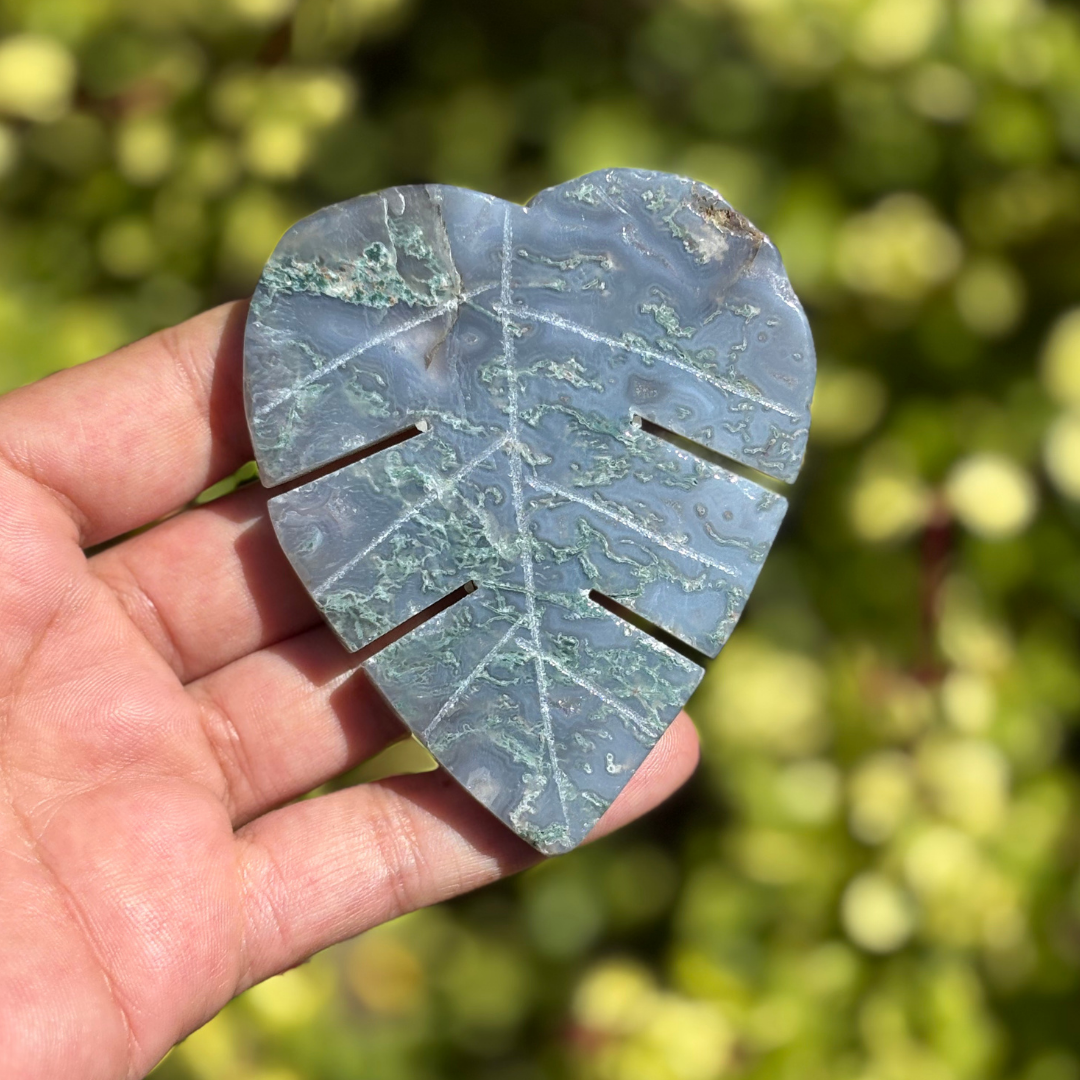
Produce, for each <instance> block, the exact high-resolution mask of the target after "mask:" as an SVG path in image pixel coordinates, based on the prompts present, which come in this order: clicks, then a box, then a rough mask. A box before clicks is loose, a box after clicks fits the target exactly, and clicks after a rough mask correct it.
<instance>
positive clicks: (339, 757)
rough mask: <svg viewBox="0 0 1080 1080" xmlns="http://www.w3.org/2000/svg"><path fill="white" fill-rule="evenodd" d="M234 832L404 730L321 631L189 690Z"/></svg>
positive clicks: (263, 653)
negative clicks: (235, 827) (220, 778)
mask: <svg viewBox="0 0 1080 1080" xmlns="http://www.w3.org/2000/svg"><path fill="white" fill-rule="evenodd" d="M188 692H189V694H190V695H191V696H192V698H193V699H194V700H195V702H196V704H197V706H198V709H199V715H200V719H201V722H202V728H203V732H204V733H205V735H206V738H207V740H208V742H209V743H210V746H211V749H212V750H213V752H214V754H215V755H216V758H217V762H218V765H219V767H220V770H221V773H222V775H223V776H224V779H225V786H226V790H225V792H224V800H225V804H226V806H227V808H228V810H229V813H230V815H231V818H232V821H233V824H234V825H238V824H241V823H243V822H245V821H250V820H251V819H252V818H253V817H256V816H257V815H259V814H262V813H265V812H266V811H267V810H269V809H271V808H272V807H275V806H279V805H281V803H283V802H286V801H288V800H289V799H292V798H295V797H296V796H298V795H303V794H305V793H306V792H308V791H310V790H311V789H312V788H314V787H318V786H319V784H322V783H325V782H326V781H327V780H329V779H331V778H332V777H335V776H338V775H340V774H341V773H343V772H344V771H345V770H347V769H349V768H351V767H352V766H353V765H356V764H358V763H359V762H361V761H364V760H365V759H366V758H369V757H371V756H372V755H373V754H376V753H378V752H379V751H380V750H382V749H383V748H384V747H386V746H388V745H389V744H390V743H392V742H395V741H396V740H398V739H401V738H404V737H405V736H406V735H407V734H408V731H407V729H406V727H405V725H404V724H403V723H402V722H401V720H399V719H398V717H397V715H396V714H395V713H394V712H393V710H392V709H391V708H390V707H389V705H387V704H386V702H385V701H384V700H383V698H382V697H381V695H380V694H379V693H378V691H377V690H376V689H375V687H374V686H373V684H372V683H371V681H370V680H369V679H368V677H367V675H366V674H365V672H364V671H363V669H362V668H361V667H360V665H359V662H358V661H357V659H356V657H355V656H354V655H352V654H350V653H348V652H346V651H345V649H344V648H343V647H342V645H341V644H340V643H339V642H338V641H337V639H336V638H335V637H334V636H333V634H332V633H331V631H330V630H329V629H327V628H326V627H325V626H320V627H317V628H316V629H314V630H310V631H308V632H307V633H304V634H300V635H298V636H297V637H294V638H290V639H289V640H288V641H284V642H281V643H280V644H279V645H275V646H273V647H272V648H269V649H263V650H262V651H260V652H257V653H252V654H251V655H249V656H246V657H244V658H243V659H241V660H237V661H236V662H235V663H233V664H230V665H229V666H228V667H225V668H222V669H220V670H219V671H216V672H214V673H213V674H211V675H208V676H207V677H206V678H204V679H200V680H198V681H196V682H194V683H192V684H191V685H190V686H189V687H188Z"/></svg>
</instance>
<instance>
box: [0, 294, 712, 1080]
mask: <svg viewBox="0 0 1080 1080" xmlns="http://www.w3.org/2000/svg"><path fill="white" fill-rule="evenodd" d="M245 313H246V307H245V305H244V304H230V305H225V306H223V307H220V308H217V309H216V310H214V311H210V312H207V313H206V314H205V315H201V316H199V317H197V318H195V319H192V320H190V321H189V322H187V323H184V324H183V325H182V326H179V327H176V328H174V329H171V330H167V331H164V332H163V333H160V334H157V335H155V336H153V337H150V338H147V339H146V340H144V341H140V342H137V343H136V344H134V345H131V346H129V347H127V348H125V349H121V350H120V351H119V352H116V353H113V354H112V355H110V356H106V357H103V358H101V359H99V360H95V361H93V362H91V363H89V364H85V365H83V366H81V367H79V368H75V369H73V370H71V371H65V372H61V373H59V374H57V375H53V376H51V377H49V378H47V379H44V380H43V381H41V382H39V383H37V384H35V385H32V386H29V387H25V388H23V389H21V390H16V391H14V392H12V393H10V394H8V395H6V396H4V397H0V1062H2V1063H3V1067H2V1070H0V1071H2V1072H3V1075H4V1077H5V1080H56V1078H58V1077H64V1078H70V1080H116V1078H119V1077H140V1076H143V1075H145V1074H146V1073H147V1072H148V1071H149V1070H150V1069H151V1068H152V1067H153V1065H154V1064H155V1063H156V1062H157V1061H158V1060H159V1059H160V1058H161V1057H162V1055H163V1054H165V1052H166V1051H167V1050H168V1049H169V1047H171V1046H172V1045H173V1043H175V1042H176V1041H178V1040H179V1039H182V1038H183V1037H184V1036H185V1035H187V1034H188V1033H189V1032H190V1031H192V1030H194V1029H195V1028H197V1027H198V1026H199V1025H200V1024H203V1023H205V1022H206V1021H207V1020H208V1019H210V1017H212V1016H213V1015H214V1014H215V1013H216V1012H217V1011H218V1010H219V1009H220V1008H221V1007H222V1006H223V1005H224V1004H225V1003H226V1002H227V1001H228V1000H229V999H230V998H232V997H233V996H234V995H236V994H238V993H240V992H241V991H242V990H244V989H245V988H247V987H249V986H251V985H252V984H253V983H256V982H259V981H260V980H261V979H265V978H268V977H269V976H271V975H273V974H275V973H277V972H280V971H283V970H285V969H286V968H289V967H291V966H293V965H295V964H298V963H300V962H301V961H303V960H304V959H306V958H307V957H309V956H310V955H311V954H312V953H314V952H316V951H318V950H319V949H323V948H325V947H326V946H328V945H331V944H332V943H334V942H336V941H340V940H342V939H343V938H347V937H350V936H351V935H353V934H357V933H360V932H361V931H362V930H365V929H367V928H369V927H372V926H375V925H376V924H378V923H381V922H383V921H385V920H387V919H392V918H394V917H395V916H396V915H399V914H402V913H403V912H406V911H410V910H412V909H414V908H417V907H421V906H423V905H425V904H432V903H435V902H437V901H439V900H441V899H443V898H445V897H450V896H454V895H456V894H458V893H461V892H465V891H466V890H469V889H474V888H476V887H478V886H480V885H483V884H485V883H486V882H490V881H494V880H496V879H497V878H500V877H502V876H504V875H506V874H509V873H513V872H514V871H517V870H520V869H522V868H524V867H526V866H528V865H530V864H531V863H533V862H535V861H537V860H538V859H539V856H538V855H537V854H536V853H535V852H534V851H533V850H532V849H531V848H529V847H528V846H527V845H525V844H524V843H523V842H522V841H521V840H519V839H518V838H517V837H515V836H514V835H513V834H512V833H510V832H509V830H507V829H506V828H504V827H503V826H502V825H501V824H500V823H499V822H498V821H496V819H495V818H494V817H492V816H490V815H489V814H488V813H487V812H486V811H485V810H483V809H482V808H481V807H480V806H479V805H478V804H476V803H474V802H473V800H472V799H471V797H470V796H469V795H467V794H466V793H465V792H464V791H463V790H462V789H461V788H459V787H458V786H457V785H456V784H455V783H454V782H453V781H452V780H451V779H449V778H448V777H447V776H446V774H444V773H443V772H442V771H441V770H440V771H437V772H432V773H426V774H422V775H419V776H410V777H401V778H397V779H393V780H389V781H384V782H381V783H375V784H366V785H362V786H360V787H354V788H348V789H345V790H342V791H339V792H336V793H335V794H331V795H323V796H320V797H317V798H314V799H309V800H305V801H302V802H292V803H290V800H292V799H294V798H295V797H296V796H298V795H301V794H303V793H305V792H307V791H310V790H311V789H312V788H314V787H316V786H318V785H319V784H321V783H323V782H324V781H326V780H329V779H330V778H331V777H333V776H335V775H338V774H340V773H341V772H342V771H344V770H346V769H348V768H350V767H351V766H353V765H354V764H356V763H357V762H359V761H362V760H363V759H365V758H367V757H370V756H371V755H372V754H374V753H376V752H377V751H378V750H380V749H381V748H382V747H384V746H386V745H388V744H389V743H390V742H392V741H394V740H396V739H398V738H401V737H402V736H403V735H404V734H405V730H404V728H403V727H402V726H401V723H400V721H399V720H397V719H396V718H395V717H394V716H392V715H390V714H389V713H388V710H387V709H386V707H385V706H384V705H381V704H380V701H381V699H380V698H379V697H378V695H377V694H376V693H375V692H374V691H373V690H372V688H371V685H370V684H369V683H368V682H367V681H366V676H365V675H364V674H363V672H362V671H361V672H358V671H357V664H356V660H355V658H354V657H352V656H350V655H349V654H348V653H346V652H345V650H344V649H343V648H342V647H341V646H340V645H339V644H338V643H337V642H336V640H335V638H334V637H333V635H332V633H331V632H330V631H329V630H328V629H327V628H326V627H325V626H324V625H323V623H322V620H321V619H320V617H319V615H318V613H317V611H316V610H315V608H314V606H313V604H312V603H311V601H310V600H309V599H308V597H307V596H306V595H305V593H304V592H303V589H302V588H301V586H300V584H299V583H298V581H297V580H296V578H295V577H294V575H293V574H292V572H291V570H290V568H289V566H288V564H287V563H286V561H285V559H284V556H283V555H282V554H281V552H280V551H279V549H278V546H277V543H276V541H275V539H274V536H273V532H272V530H271V529H270V527H269V523H268V521H267V517H266V513H265V505H266V499H267V495H266V493H265V492H264V491H263V490H261V489H259V488H258V486H257V485H256V486H253V487H250V488H246V489H243V490H241V491H238V492H236V493H234V494H232V495H230V496H227V497H226V498H223V499H220V500H217V501H216V502H214V503H211V504H208V505H206V506H204V507H201V508H198V509H191V510H185V511H184V512H182V513H180V514H174V515H173V516H171V517H167V518H166V520H164V521H160V522H159V523H158V524H156V525H155V526H154V527H153V528H151V529H148V530H146V531H144V532H141V533H139V534H138V535H136V536H134V537H132V538H130V539H127V540H124V541H122V542H121V543H119V544H116V545H114V546H112V547H110V548H107V549H106V550H104V551H102V552H100V553H99V554H95V555H92V556H90V557H88V556H87V555H86V553H85V551H84V549H85V548H88V547H91V546H92V545H97V544H100V543H101V542H102V541H105V540H109V539H111V538H114V537H117V536H121V535H123V534H125V533H127V532H129V531H130V530H132V529H134V528H136V527H138V526H141V525H145V524H147V523H149V522H154V521H158V520H159V519H161V518H163V517H165V516H166V515H169V514H172V513H173V512H174V511H175V510H177V508H179V507H182V506H184V505H185V504H186V503H188V502H189V501H190V500H191V499H192V498H193V497H194V496H195V495H196V494H198V493H199V492H200V491H202V490H204V489H205V488H206V487H208V486H209V485H210V484H212V483H214V482H215V481H217V480H220V479H221V478H223V477H225V476H228V475H230V474H231V473H232V472H233V471H234V470H235V469H236V468H238V467H239V466H240V465H241V464H243V463H244V462H245V461H247V460H249V459H250V458H251V456H252V452H251V446H250V443H249V441H248V436H247V425H246V423H245V421H244V413H243V404H242V395H241V343H242V337H243V321H244V317H245ZM697 756H698V744H697V738H696V735H695V733H694V728H693V725H692V724H691V723H690V721H689V719H688V718H687V717H686V715H685V714H682V715H680V716H679V718H678V719H677V720H676V721H675V722H674V723H673V724H672V725H671V727H670V728H669V729H668V731H667V733H666V734H665V735H664V737H663V738H662V739H661V740H660V742H659V743H658V744H657V746H656V747H655V748H654V750H653V752H652V753H651V754H650V756H649V758H648V759H647V761H646V762H645V764H644V766H643V767H642V768H641V769H640V770H639V772H638V773H637V774H636V775H635V776H634V778H633V780H631V782H630V783H629V784H628V785H627V787H626V789H625V790H624V792H623V793H622V795H621V796H620V797H619V798H618V800H617V801H616V802H615V804H614V805H613V806H612V807H611V808H610V810H609V811H608V812H607V813H606V814H605V815H604V817H603V819H602V820H601V822H600V823H599V824H598V825H597V827H596V829H595V830H594V833H593V835H594V836H599V835H601V834H603V833H605V832H608V831H610V830H612V829H615V828H617V827H618V826H620V825H622V824H625V823H626V822H627V821H629V820H631V819H633V818H634V817H637V816H638V815H640V814H642V813H644V812H645V811H647V810H648V809H650V808H651V807H653V806H655V805H656V804H657V803H659V802H660V801H662V800H663V799H664V798H666V797H667V796H668V795H669V794H671V792H672V791H674V790H675V789H676V788H677V787H679V785H681V784H682V783H683V782H684V781H685V780H686V779H687V777H688V776H689V775H690V773H691V772H692V771H693V769H694V766H695V765H696V763H697Z"/></svg>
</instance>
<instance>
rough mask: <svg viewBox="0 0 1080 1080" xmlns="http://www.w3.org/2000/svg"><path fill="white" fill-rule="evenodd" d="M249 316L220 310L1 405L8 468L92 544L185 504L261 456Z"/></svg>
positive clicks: (2, 457) (1, 453)
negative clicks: (248, 366) (247, 394)
mask: <svg viewBox="0 0 1080 1080" xmlns="http://www.w3.org/2000/svg"><path fill="white" fill-rule="evenodd" d="M246 317H247V302H246V301H239V302H233V303H229V304H223V305H221V306H220V307H217V308H214V309H213V310H211V311H208V312H205V313H204V314H202V315H197V316H195V318H193V319H189V320H188V321H187V322H184V323H181V324H180V325H179V326H175V327H172V328H170V329H168V330H162V331H161V332H159V333H157V334H153V335H151V336H150V337H147V338H144V339H143V340H141V341H137V342H135V343H134V344H132V345H128V346H125V347H124V348H122V349H119V350H117V351H116V352H114V353H110V354H109V355H108V356H103V357H101V358H99V359H97V360H92V361H90V362H89V363H87V364H83V365H81V366H79V367H76V368H72V369H70V370H68V371H63V372H59V373H58V374H56V375H52V376H50V377H49V378H47V379H43V380H41V381H40V382H37V383H33V384H31V385H30V386H26V387H23V388H21V389H19V390H15V391H12V392H11V393H9V394H6V395H4V396H3V397H0V461H6V463H7V464H9V465H10V466H11V467H13V468H14V469H15V470H17V471H18V472H20V473H22V474H23V475H25V476H28V477H30V478H31V479H32V480H34V481H36V482H37V483H38V484H39V485H40V486H41V487H43V488H44V489H45V490H47V491H48V492H50V493H51V494H52V495H53V496H54V497H55V498H57V499H58V501H59V502H60V503H61V504H62V505H63V506H64V508H65V510H66V511H67V512H68V513H69V514H70V516H71V518H72V519H73V520H74V522H75V524H76V525H77V527H78V529H79V537H80V543H81V544H82V545H83V546H84V547H88V546H90V545H92V544H97V543H100V542H102V541H103V540H109V539H112V538H113V537H115V536H119V535H120V534H122V533H125V532H128V531H129V530H130V529H133V528H137V527H138V526H140V525H145V524H147V523H148V522H150V521H154V520H156V519H157V518H159V517H161V516H162V515H163V514H167V513H169V512H170V511H172V510H175V509H177V508H178V507H180V506H183V505H184V504H185V503H186V502H188V501H190V500H191V499H192V498H193V497H194V496H195V495H197V494H198V493H199V492H200V491H203V490H204V489H205V488H207V487H209V486H210V485H211V484H213V483H215V482H216V481H218V480H220V479H222V478H223V477H226V476H228V475H229V474H230V473H232V472H234V471H235V470H236V469H238V468H239V467H240V466H241V465H243V464H244V463H245V462H246V461H249V460H250V459H251V457H252V450H251V442H250V438H249V436H248V432H247V423H246V421H245V418H244V402H243V338H244V320H245V319H246Z"/></svg>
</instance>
